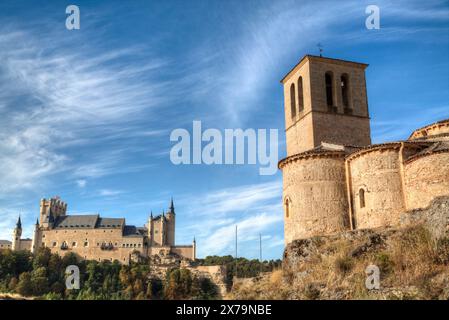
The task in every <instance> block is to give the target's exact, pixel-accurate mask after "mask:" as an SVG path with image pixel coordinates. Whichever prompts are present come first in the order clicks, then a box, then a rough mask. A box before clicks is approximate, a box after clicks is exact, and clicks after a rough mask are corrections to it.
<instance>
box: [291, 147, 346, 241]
mask: <svg viewBox="0 0 449 320" xmlns="http://www.w3.org/2000/svg"><path fill="white" fill-rule="evenodd" d="M282 173H283V197H284V221H285V222H284V236H285V243H286V244H288V243H290V242H291V241H293V240H295V239H301V238H307V237H311V236H313V235H318V234H330V233H335V232H340V231H343V230H344V229H345V228H347V226H348V218H347V212H348V202H347V198H346V185H345V166H344V159H343V156H342V155H338V156H335V155H331V156H324V155H320V156H314V157H309V158H303V159H298V160H295V161H293V162H290V163H287V164H285V166H284V167H283V168H282ZM286 198H288V199H289V201H290V208H289V216H288V217H287V216H286V211H285V209H286V208H285V199H286Z"/></svg>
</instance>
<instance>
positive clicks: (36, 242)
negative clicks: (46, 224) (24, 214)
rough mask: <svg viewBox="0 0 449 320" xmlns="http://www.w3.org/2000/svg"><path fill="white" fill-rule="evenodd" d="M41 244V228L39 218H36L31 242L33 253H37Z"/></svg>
mask: <svg viewBox="0 0 449 320" xmlns="http://www.w3.org/2000/svg"><path fill="white" fill-rule="evenodd" d="M40 246H41V233H40V230H39V219H36V224H35V225H34V232H33V242H32V243H31V253H36V252H37V250H38V249H39V247H40Z"/></svg>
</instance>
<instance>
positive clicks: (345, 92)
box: [340, 73, 350, 108]
mask: <svg viewBox="0 0 449 320" xmlns="http://www.w3.org/2000/svg"><path fill="white" fill-rule="evenodd" d="M340 85H341V98H342V100H343V106H344V107H345V108H349V107H350V106H349V77H348V75H347V74H346V73H344V74H342V75H341V78H340Z"/></svg>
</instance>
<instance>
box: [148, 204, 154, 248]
mask: <svg viewBox="0 0 449 320" xmlns="http://www.w3.org/2000/svg"><path fill="white" fill-rule="evenodd" d="M148 239H149V240H150V246H152V245H153V244H154V221H153V211H151V213H150V218H149V219H148Z"/></svg>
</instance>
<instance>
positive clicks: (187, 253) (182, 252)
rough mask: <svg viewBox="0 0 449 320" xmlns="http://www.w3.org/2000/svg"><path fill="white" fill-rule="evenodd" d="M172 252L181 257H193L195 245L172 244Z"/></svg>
mask: <svg viewBox="0 0 449 320" xmlns="http://www.w3.org/2000/svg"><path fill="white" fill-rule="evenodd" d="M171 252H173V253H175V254H177V255H179V256H181V257H186V258H190V259H193V246H172V247H171Z"/></svg>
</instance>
